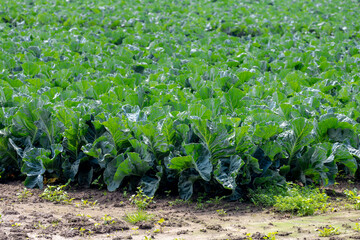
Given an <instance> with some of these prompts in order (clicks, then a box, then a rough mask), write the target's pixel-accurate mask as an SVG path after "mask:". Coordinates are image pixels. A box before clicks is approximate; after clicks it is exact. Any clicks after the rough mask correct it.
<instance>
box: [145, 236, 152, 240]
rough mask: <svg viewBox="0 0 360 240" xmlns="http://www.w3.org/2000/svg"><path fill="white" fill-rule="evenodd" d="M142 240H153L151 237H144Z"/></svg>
mask: <svg viewBox="0 0 360 240" xmlns="http://www.w3.org/2000/svg"><path fill="white" fill-rule="evenodd" d="M144 240H153V239H152V237H148V236H145V238H144Z"/></svg>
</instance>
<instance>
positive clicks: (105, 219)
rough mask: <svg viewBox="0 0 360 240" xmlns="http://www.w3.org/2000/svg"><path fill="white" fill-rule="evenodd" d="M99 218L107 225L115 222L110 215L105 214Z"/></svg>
mask: <svg viewBox="0 0 360 240" xmlns="http://www.w3.org/2000/svg"><path fill="white" fill-rule="evenodd" d="M101 220H103V221H104V223H103V224H104V225H109V224H115V223H116V221H115V220H114V219H113V218H112V217H111V216H110V215H107V214H105V216H104V217H102V218H101Z"/></svg>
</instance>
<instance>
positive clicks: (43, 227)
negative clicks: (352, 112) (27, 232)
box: [34, 221, 49, 230]
mask: <svg viewBox="0 0 360 240" xmlns="http://www.w3.org/2000/svg"><path fill="white" fill-rule="evenodd" d="M48 227H49V226H45V225H43V224H42V223H41V222H40V221H39V222H38V223H36V224H34V228H36V229H40V228H41V229H43V230H45V229H47V228H48Z"/></svg>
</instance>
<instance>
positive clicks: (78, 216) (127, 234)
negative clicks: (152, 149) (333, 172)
mask: <svg viewBox="0 0 360 240" xmlns="http://www.w3.org/2000/svg"><path fill="white" fill-rule="evenodd" d="M354 187H355V185H349V184H346V183H342V184H340V186H337V187H336V188H333V189H328V190H327V193H328V194H329V195H331V196H332V201H333V203H332V206H334V209H333V212H327V213H323V214H318V215H315V216H311V217H297V216H291V215H290V214H280V213H276V212H274V211H272V210H271V209H262V208H257V207H254V205H252V204H245V203H239V202H224V201H221V202H220V203H216V202H214V201H212V202H211V203H206V202H204V203H203V204H202V205H199V204H196V203H187V202H183V201H179V200H176V199H175V198H172V197H167V198H164V199H155V201H156V202H155V203H152V204H151V205H150V208H149V209H147V212H148V213H149V214H151V215H153V219H152V220H151V221H147V222H141V223H137V224H135V225H132V224H130V223H127V222H126V221H124V216H125V214H126V213H131V212H135V211H136V208H135V207H134V206H132V205H131V204H130V203H129V200H128V199H129V195H127V196H124V194H123V193H120V192H113V193H109V192H106V191H103V190H95V189H82V190H72V189H69V190H67V192H68V194H69V196H70V197H71V198H74V200H73V202H72V203H71V204H59V203H57V204H55V203H53V202H48V201H45V200H43V199H42V198H40V197H39V194H40V193H42V191H41V190H38V189H32V190H29V193H28V194H24V193H23V191H24V186H23V185H22V183H21V182H12V183H8V184H0V215H1V218H0V221H1V222H0V239H2V240H6V239H9V240H10V239H14V240H21V239H54V240H60V239H113V240H115V239H116V240H119V239H141V240H143V239H159V240H162V239H163V240H173V239H191V240H202V239H204V240H205V239H224V240H225V239H232V240H235V239H249V238H248V237H247V234H250V235H251V237H252V239H264V237H265V236H266V235H267V234H269V233H271V232H277V235H276V239H306V240H309V239H332V240H335V239H360V232H358V231H356V230H354V227H355V224H356V223H357V222H360V219H359V217H360V212H359V211H355V210H353V209H352V206H351V205H347V203H346V201H345V199H344V196H343V194H342V191H343V190H344V189H346V188H350V189H352V188H354ZM81 200H87V201H88V202H91V203H93V202H95V201H97V202H96V204H95V205H94V206H92V204H89V203H88V204H86V205H85V204H84V202H82V201H81ZM217 210H218V211H217ZM161 218H163V219H164V222H163V223H162V224H159V223H158V221H159V220H160V219H161ZM329 225H331V226H333V227H336V228H338V229H339V232H340V235H336V236H332V237H327V238H326V237H321V238H320V237H319V231H318V229H321V228H324V227H327V226H329Z"/></svg>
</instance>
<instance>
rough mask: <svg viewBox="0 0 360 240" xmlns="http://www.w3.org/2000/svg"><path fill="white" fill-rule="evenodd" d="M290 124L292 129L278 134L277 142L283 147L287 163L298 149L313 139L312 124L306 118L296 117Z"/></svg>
mask: <svg viewBox="0 0 360 240" xmlns="http://www.w3.org/2000/svg"><path fill="white" fill-rule="evenodd" d="M290 124H291V128H292V129H291V130H288V131H285V132H283V133H281V134H280V135H279V140H280V142H279V143H280V144H281V145H282V146H283V147H284V149H285V151H286V155H287V157H288V159H289V163H290V162H291V161H292V160H293V158H294V156H295V154H296V153H297V152H298V151H300V150H301V149H303V148H304V147H306V146H308V145H309V144H310V143H311V142H313V141H314V138H313V135H312V133H311V131H312V129H313V125H312V124H311V123H310V122H309V121H308V120H307V119H305V118H296V119H294V120H293V121H291V123H290Z"/></svg>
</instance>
